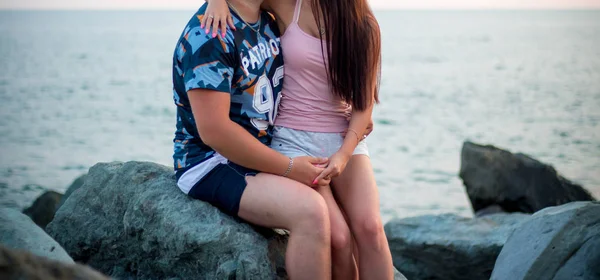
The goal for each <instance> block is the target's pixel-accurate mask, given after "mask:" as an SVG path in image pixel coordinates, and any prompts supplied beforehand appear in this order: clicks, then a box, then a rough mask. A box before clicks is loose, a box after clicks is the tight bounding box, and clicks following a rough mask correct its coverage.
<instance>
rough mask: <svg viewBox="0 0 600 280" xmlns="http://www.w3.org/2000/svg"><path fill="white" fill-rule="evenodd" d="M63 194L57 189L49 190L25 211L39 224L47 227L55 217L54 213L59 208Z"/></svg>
mask: <svg viewBox="0 0 600 280" xmlns="http://www.w3.org/2000/svg"><path fill="white" fill-rule="evenodd" d="M62 196H63V195H62V194H60V193H57V192H55V191H47V192H45V193H44V194H42V195H41V196H39V197H38V198H37V199H36V200H35V201H34V202H33V204H32V205H31V206H30V207H29V208H27V209H25V210H24V211H23V213H24V214H25V215H27V216H29V217H30V218H31V219H32V220H33V221H34V222H35V223H36V224H37V225H38V226H40V227H41V228H45V227H46V225H48V223H50V221H52V219H54V213H56V209H58V203H59V202H60V199H61V198H62Z"/></svg>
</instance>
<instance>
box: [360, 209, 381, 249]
mask: <svg viewBox="0 0 600 280" xmlns="http://www.w3.org/2000/svg"><path fill="white" fill-rule="evenodd" d="M355 231H356V232H355V234H356V239H357V242H359V243H363V244H365V245H368V246H375V247H379V245H383V244H380V243H382V242H381V241H382V239H385V232H384V230H383V224H382V222H381V218H380V217H378V216H375V217H373V216H368V217H365V218H363V219H361V220H360V221H358V224H357V227H356V228H355Z"/></svg>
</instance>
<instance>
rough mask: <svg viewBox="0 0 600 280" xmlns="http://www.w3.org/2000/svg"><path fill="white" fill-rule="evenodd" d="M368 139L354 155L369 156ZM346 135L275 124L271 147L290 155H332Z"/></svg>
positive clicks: (357, 148) (361, 142)
mask: <svg viewBox="0 0 600 280" xmlns="http://www.w3.org/2000/svg"><path fill="white" fill-rule="evenodd" d="M365 141H366V140H363V141H360V143H358V145H357V146H356V149H354V153H353V154H352V155H366V156H369V149H368V147H367V142H365ZM343 143H344V137H343V136H342V134H340V133H328V132H310V131H304V130H296V129H292V128H287V127H282V126H275V129H274V132H273V140H272V141H271V148H272V149H274V150H276V151H278V152H280V153H282V154H284V155H286V156H288V157H292V158H293V157H299V156H313V157H327V158H328V157H331V156H332V155H333V154H335V153H336V152H337V151H338V150H339V149H340V147H342V144H343Z"/></svg>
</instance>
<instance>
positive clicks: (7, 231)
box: [0, 208, 73, 263]
mask: <svg viewBox="0 0 600 280" xmlns="http://www.w3.org/2000/svg"><path fill="white" fill-rule="evenodd" d="M0 244H2V245H4V246H6V247H8V248H12V249H18V250H26V251H29V252H31V253H33V254H35V255H38V256H42V257H46V258H49V259H52V260H57V261H61V262H66V263H73V259H71V257H69V255H68V254H67V252H66V251H65V250H64V249H63V248H62V247H61V246H60V244H58V243H57V242H56V241H54V239H52V237H50V236H48V234H46V232H44V230H43V229H41V228H40V227H39V226H37V225H36V224H35V223H34V222H33V221H32V220H31V219H30V218H29V217H27V216H26V215H24V214H23V213H21V212H19V211H17V210H15V209H11V208H0Z"/></svg>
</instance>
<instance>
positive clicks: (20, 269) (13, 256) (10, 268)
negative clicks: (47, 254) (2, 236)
mask: <svg viewBox="0 0 600 280" xmlns="http://www.w3.org/2000/svg"><path fill="white" fill-rule="evenodd" d="M0 279H3V280H22V279H27V280H108V278H107V277H106V276H104V275H102V274H100V273H99V272H96V271H94V270H93V269H91V268H89V267H86V266H83V265H79V264H67V263H64V262H58V261H53V260H50V259H47V258H43V257H39V256H36V255H33V254H30V253H28V252H25V251H19V250H12V249H9V248H6V247H4V246H2V245H0Z"/></svg>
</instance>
